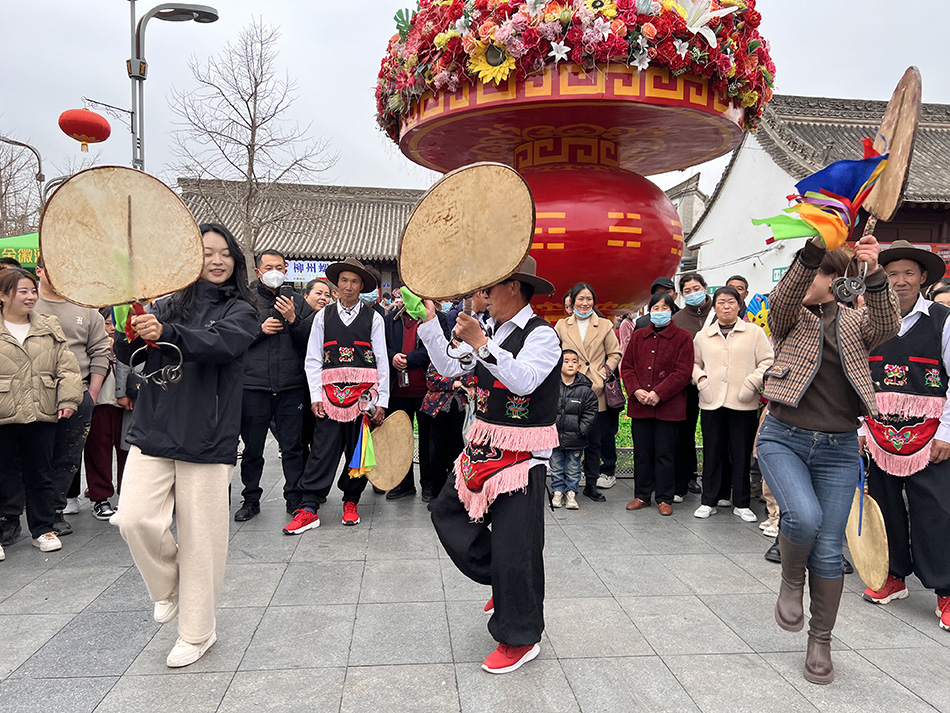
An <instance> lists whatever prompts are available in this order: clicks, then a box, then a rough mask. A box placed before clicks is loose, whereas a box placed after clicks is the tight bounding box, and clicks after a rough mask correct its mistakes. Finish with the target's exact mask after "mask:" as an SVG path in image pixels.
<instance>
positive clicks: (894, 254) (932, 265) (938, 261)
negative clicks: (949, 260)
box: [877, 240, 947, 289]
mask: <svg viewBox="0 0 950 713" xmlns="http://www.w3.org/2000/svg"><path fill="white" fill-rule="evenodd" d="M897 260H913V261H914V262H916V263H918V264H919V265H921V266H922V267H923V268H924V269H925V270H926V271H927V279H926V280H925V281H924V282H923V284H921V289H923V288H925V287H930V285H932V284H933V283H935V282H936V281H937V280H939V279H940V278H942V277H943V276H944V274H945V273H946V272H947V264H946V263H945V262H944V261H943V258H942V257H940V256H939V255H937V253H933V252H930V251H929V250H922V249H921V248H917V247H914V246H913V244H911V243H909V242H907V241H906V240H895V241H894V242H893V243H891V247H889V248H888V249H887V250H882V251H881V254H880V255H878V258H877V261H878V263H879V264H881V265H887V264H888V263H891V262H895V261H897Z"/></svg>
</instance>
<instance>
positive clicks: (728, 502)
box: [716, 500, 732, 508]
mask: <svg viewBox="0 0 950 713" xmlns="http://www.w3.org/2000/svg"><path fill="white" fill-rule="evenodd" d="M716 505H717V506H718V507H721V508H731V507H732V501H731V500H720V501H719V502H718V503H716Z"/></svg>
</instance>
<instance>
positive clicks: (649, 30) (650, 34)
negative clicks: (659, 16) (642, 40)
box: [640, 22, 656, 40]
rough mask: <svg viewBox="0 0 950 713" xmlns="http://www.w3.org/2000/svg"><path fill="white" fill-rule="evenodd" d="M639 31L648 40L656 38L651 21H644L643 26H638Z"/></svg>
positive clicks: (654, 28)
mask: <svg viewBox="0 0 950 713" xmlns="http://www.w3.org/2000/svg"><path fill="white" fill-rule="evenodd" d="M640 32H642V33H643V34H644V35H646V38H647V39H648V40H655V39H656V26H654V24H653V23H652V22H645V23H644V24H643V27H641V28H640Z"/></svg>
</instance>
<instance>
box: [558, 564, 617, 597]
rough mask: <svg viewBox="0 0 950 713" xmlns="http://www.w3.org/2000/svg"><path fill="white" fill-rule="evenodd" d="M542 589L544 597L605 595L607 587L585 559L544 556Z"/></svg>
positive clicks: (608, 593) (606, 594) (607, 594)
mask: <svg viewBox="0 0 950 713" xmlns="http://www.w3.org/2000/svg"><path fill="white" fill-rule="evenodd" d="M544 591H545V598H546V599H573V598H576V597H606V596H609V595H610V592H608V591H607V587H606V586H604V583H603V581H601V578H600V577H599V576H598V575H597V573H596V572H595V571H594V570H593V569H592V568H591V566H590V565H589V564H588V563H587V560H586V559H584V558H583V557H581V556H580V555H578V556H577V557H570V558H569V557H548V556H546V557H545V558H544Z"/></svg>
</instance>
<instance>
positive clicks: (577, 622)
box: [544, 598, 654, 659]
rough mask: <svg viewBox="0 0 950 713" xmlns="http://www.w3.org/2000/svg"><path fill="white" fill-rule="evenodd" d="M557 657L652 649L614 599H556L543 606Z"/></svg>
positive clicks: (626, 653)
mask: <svg viewBox="0 0 950 713" xmlns="http://www.w3.org/2000/svg"><path fill="white" fill-rule="evenodd" d="M544 624H545V632H546V633H547V635H548V637H549V638H550V639H551V643H552V644H553V645H554V650H555V652H556V653H557V657H558V658H559V659H576V658H596V657H604V656H650V655H652V654H653V653H654V652H653V649H652V648H651V647H650V644H648V643H647V640H646V639H645V638H644V637H643V634H641V633H640V631H638V630H637V627H636V626H634V624H633V622H632V621H630V617H629V616H628V615H627V613H626V612H625V611H624V610H623V609H622V608H621V606H620V605H619V604H618V603H617V601H616V600H615V599H612V598H610V599H557V600H552V601H550V602H548V603H547V604H546V606H545V608H544Z"/></svg>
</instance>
